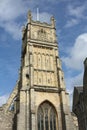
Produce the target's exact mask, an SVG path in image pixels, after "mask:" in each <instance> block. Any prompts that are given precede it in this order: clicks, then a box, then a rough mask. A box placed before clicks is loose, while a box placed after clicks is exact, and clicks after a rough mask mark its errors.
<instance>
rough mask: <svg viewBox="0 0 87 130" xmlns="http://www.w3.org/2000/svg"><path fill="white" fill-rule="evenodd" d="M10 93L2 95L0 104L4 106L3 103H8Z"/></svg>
mask: <svg viewBox="0 0 87 130" xmlns="http://www.w3.org/2000/svg"><path fill="white" fill-rule="evenodd" d="M8 97H9V95H8V94H6V95H3V96H0V106H2V105H3V104H5V103H6V101H7V99H8Z"/></svg>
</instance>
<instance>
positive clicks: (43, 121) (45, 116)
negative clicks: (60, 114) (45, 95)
mask: <svg viewBox="0 0 87 130" xmlns="http://www.w3.org/2000/svg"><path fill="white" fill-rule="evenodd" d="M56 120H57V116H56V111H55V109H54V107H53V106H52V105H51V104H50V103H49V102H44V103H42V104H41V105H40V106H39V109H38V130H57V128H56Z"/></svg>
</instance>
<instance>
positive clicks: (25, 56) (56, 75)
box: [5, 11, 76, 130]
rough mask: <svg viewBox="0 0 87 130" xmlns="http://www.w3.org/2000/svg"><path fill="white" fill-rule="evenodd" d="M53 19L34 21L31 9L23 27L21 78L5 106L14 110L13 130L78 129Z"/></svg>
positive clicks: (6, 108)
mask: <svg viewBox="0 0 87 130" xmlns="http://www.w3.org/2000/svg"><path fill="white" fill-rule="evenodd" d="M50 22H51V23H50V24H48V23H41V22H39V21H33V20H32V15H31V12H30V11H29V12H28V22H27V25H26V26H25V27H23V30H22V32H23V36H22V41H23V43H22V56H21V67H20V74H19V80H18V82H17V85H16V88H15V89H14V91H13V93H12V94H11V96H10V98H9V99H8V102H7V105H6V107H5V112H6V111H8V109H10V110H14V118H13V117H12V118H13V124H12V130H76V129H75V126H74V123H73V119H72V116H71V113H70V108H69V107H70V106H69V95H68V93H67V92H66V88H65V83H64V74H63V71H62V68H61V60H60V58H59V54H58V43H57V38H56V28H55V19H54V17H51V21H50ZM11 104H12V105H11ZM8 130H9V129H8Z"/></svg>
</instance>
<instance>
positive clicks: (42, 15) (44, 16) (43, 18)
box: [32, 12, 52, 23]
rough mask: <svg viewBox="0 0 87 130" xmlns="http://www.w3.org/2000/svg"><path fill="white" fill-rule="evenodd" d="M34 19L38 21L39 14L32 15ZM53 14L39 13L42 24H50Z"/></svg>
mask: <svg viewBox="0 0 87 130" xmlns="http://www.w3.org/2000/svg"><path fill="white" fill-rule="evenodd" d="M32 16H33V19H34V20H37V14H36V13H32ZM51 16H52V15H51V14H49V13H47V12H41V13H39V20H40V21H41V22H47V23H50V18H51Z"/></svg>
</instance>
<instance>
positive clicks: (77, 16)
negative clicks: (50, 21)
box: [65, 2, 87, 27]
mask: <svg viewBox="0 0 87 130" xmlns="http://www.w3.org/2000/svg"><path fill="white" fill-rule="evenodd" d="M86 5H87V2H84V3H83V4H82V5H77V6H75V5H70V4H69V5H68V6H67V14H68V17H70V19H69V20H68V21H67V23H66V25H65V27H72V26H74V25H77V24H79V23H80V22H81V20H82V19H86V18H87V16H85V12H86V11H87V7H86Z"/></svg>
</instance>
